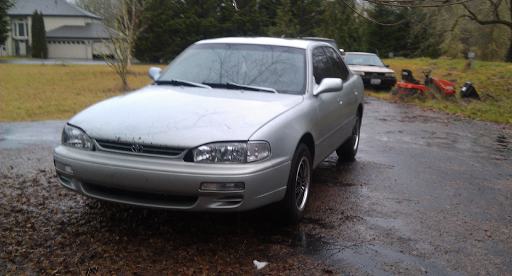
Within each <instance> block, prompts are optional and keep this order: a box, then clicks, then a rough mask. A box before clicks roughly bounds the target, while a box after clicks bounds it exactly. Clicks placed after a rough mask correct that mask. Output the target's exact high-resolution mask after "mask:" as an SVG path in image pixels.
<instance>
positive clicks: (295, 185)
mask: <svg viewBox="0 0 512 276" xmlns="http://www.w3.org/2000/svg"><path fill="white" fill-rule="evenodd" d="M311 166H312V162H311V154H310V153H309V149H308V147H306V145H304V144H299V146H298V147H297V149H296V150H295V154H294V156H293V160H292V167H291V169H290V175H289V176H288V185H287V188H286V195H285V196H284V199H283V201H282V202H281V205H282V206H281V210H282V211H283V212H284V213H283V215H284V219H285V220H286V221H287V222H289V223H292V224H296V223H299V222H300V221H301V220H302V219H303V218H304V213H305V211H306V205H307V201H308V197H309V188H310V186H311V179H312V178H311V171H312V167H311Z"/></svg>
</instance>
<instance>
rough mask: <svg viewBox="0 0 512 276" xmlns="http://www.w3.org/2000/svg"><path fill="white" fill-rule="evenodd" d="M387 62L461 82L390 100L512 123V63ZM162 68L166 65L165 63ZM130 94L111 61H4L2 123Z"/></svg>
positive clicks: (133, 78) (139, 79) (61, 114)
mask: <svg viewBox="0 0 512 276" xmlns="http://www.w3.org/2000/svg"><path fill="white" fill-rule="evenodd" d="M384 62H385V63H388V64H390V67H391V68H392V69H393V70H395V72H396V73H397V75H398V78H400V75H401V71H402V69H409V70H412V72H413V74H414V76H415V77H416V78H417V79H421V77H422V75H421V73H420V71H421V70H422V69H428V68H434V71H433V72H432V74H431V76H433V77H438V78H441V79H445V80H448V81H451V82H454V83H455V86H456V90H457V95H456V97H452V98H449V99H444V98H442V97H440V98H435V99H430V98H426V97H416V96H415V97H409V98H407V99H405V100H402V99H399V98H398V97H396V96H393V95H391V93H390V92H389V91H382V92H373V91H367V93H368V94H370V95H372V96H376V97H379V98H382V99H385V100H388V101H393V102H403V103H406V104H416V105H419V106H422V107H425V108H429V109H435V110H439V111H442V112H448V113H458V114H461V115H463V116H466V117H469V118H473V119H479V120H482V121H492V122H498V123H507V124H512V95H511V93H512V64H510V63H499V62H478V61H476V62H474V64H473V67H472V68H467V66H466V61H465V60H450V59H436V60H432V59H426V58H420V59H400V58H397V59H388V60H384ZM149 67H151V66H149V65H134V66H132V73H131V75H130V76H129V79H128V84H129V86H130V89H131V90H135V89H138V88H141V87H143V86H145V85H147V84H149V83H151V79H149V77H148V75H147V72H148V69H149ZM160 67H161V68H162V69H163V68H164V66H160ZM466 81H471V82H472V83H473V85H474V86H475V88H476V89H477V92H478V93H479V94H480V97H482V100H481V101H476V100H468V99H461V98H460V88H461V87H462V86H463V85H464V83H465V82H466ZM123 93H126V92H125V91H123V89H122V85H121V80H120V78H119V77H118V76H117V74H116V73H115V72H114V71H113V70H112V69H111V68H110V67H108V66H106V65H68V66H63V65H40V64H30V65H26V64H0V122H18V121H40V120H65V119H69V118H71V117H72V116H73V115H74V114H76V113H78V112H79V111H81V110H82V109H84V108H86V107H88V106H90V105H92V104H94V103H96V102H98V101H101V100H103V99H106V98H110V97H112V96H116V95H120V94H123Z"/></svg>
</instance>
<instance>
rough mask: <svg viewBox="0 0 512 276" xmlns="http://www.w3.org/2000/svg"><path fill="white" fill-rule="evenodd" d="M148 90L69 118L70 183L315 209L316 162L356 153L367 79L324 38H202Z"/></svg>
mask: <svg viewBox="0 0 512 276" xmlns="http://www.w3.org/2000/svg"><path fill="white" fill-rule="evenodd" d="M149 75H150V77H151V78H152V79H153V80H154V82H153V83H152V84H151V85H148V86H146V87H144V88H142V89H140V90H137V91H134V92H131V93H127V94H124V95H120V96H117V97H114V98H111V99H108V100H105V101H102V102H99V103H97V104H95V105H93V106H91V107H89V108H87V109H85V110H83V111H81V112H80V113H78V114H77V115H76V116H74V117H73V118H72V119H70V120H69V122H68V123H67V125H66V126H65V128H64V130H63V132H62V145H60V146H58V147H57V148H56V149H55V152H54V161H55V168H56V171H57V175H58V177H59V180H60V183H61V184H62V185H63V186H64V187H66V188H68V189H71V190H73V191H75V192H77V193H79V194H82V195H85V196H88V197H91V198H95V199H99V200H105V201H111V202H118V203H124V204H131V205H137V206H145V207H153V208H162V209H174V210H190V211H242V210H249V209H254V208H257V207H260V206H263V205H268V204H271V203H276V210H277V211H279V212H280V213H281V214H282V215H283V218H284V219H286V220H288V221H289V222H293V223H296V222H299V221H300V220H301V219H302V218H303V217H304V212H305V210H306V205H307V200H308V195H309V191H310V185H311V181H312V178H311V172H312V170H313V169H314V168H315V167H316V166H317V165H318V164H319V163H320V162H322V161H323V160H324V159H325V158H326V157H328V156H329V155H330V154H331V153H332V152H333V151H336V152H337V153H338V155H339V156H340V158H347V159H351V158H354V156H355V155H356V153H357V149H358V146H359V133H360V126H361V119H362V117H363V93H364V90H363V83H362V81H361V78H360V77H359V76H358V75H356V74H353V73H351V72H350V70H348V69H347V67H346V65H345V64H344V62H343V61H342V58H341V56H340V54H339V52H338V50H337V49H335V48H333V47H332V46H331V45H329V44H327V43H325V42H318V41H309V40H302V39H279V38H221V39H211V40H203V41H199V42H197V43H195V44H193V45H191V46H190V47H189V48H187V49H186V50H185V51H184V52H183V53H181V54H180V55H179V56H178V57H177V58H176V59H175V60H174V61H173V62H172V63H171V64H170V65H169V66H168V67H167V68H166V69H165V70H164V71H162V70H161V69H159V68H151V69H150V70H149Z"/></svg>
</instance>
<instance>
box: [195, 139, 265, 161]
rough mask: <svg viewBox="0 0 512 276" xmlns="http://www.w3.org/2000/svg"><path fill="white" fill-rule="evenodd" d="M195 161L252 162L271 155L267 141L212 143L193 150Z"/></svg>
mask: <svg viewBox="0 0 512 276" xmlns="http://www.w3.org/2000/svg"><path fill="white" fill-rule="evenodd" d="M192 154H193V155H194V162H200V163H250V162H255V161H259V160H263V159H266V158H268V157H270V145H269V144H268V143H267V142H247V143H245V142H233V143H212V144H207V145H204V146H200V147H198V148H196V149H194V150H192Z"/></svg>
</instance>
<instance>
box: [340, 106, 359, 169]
mask: <svg viewBox="0 0 512 276" xmlns="http://www.w3.org/2000/svg"><path fill="white" fill-rule="evenodd" d="M360 131H361V113H360V112H358V113H357V116H356V121H355V122H354V126H353V127H352V136H350V138H348V140H347V141H345V142H344V143H343V144H342V145H341V146H340V147H339V148H338V149H336V154H338V157H339V158H341V159H345V160H352V159H354V157H356V154H357V149H358V148H359V136H360Z"/></svg>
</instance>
